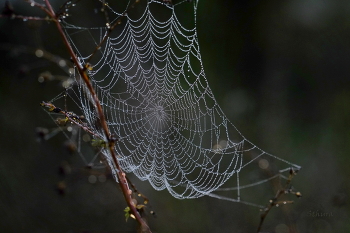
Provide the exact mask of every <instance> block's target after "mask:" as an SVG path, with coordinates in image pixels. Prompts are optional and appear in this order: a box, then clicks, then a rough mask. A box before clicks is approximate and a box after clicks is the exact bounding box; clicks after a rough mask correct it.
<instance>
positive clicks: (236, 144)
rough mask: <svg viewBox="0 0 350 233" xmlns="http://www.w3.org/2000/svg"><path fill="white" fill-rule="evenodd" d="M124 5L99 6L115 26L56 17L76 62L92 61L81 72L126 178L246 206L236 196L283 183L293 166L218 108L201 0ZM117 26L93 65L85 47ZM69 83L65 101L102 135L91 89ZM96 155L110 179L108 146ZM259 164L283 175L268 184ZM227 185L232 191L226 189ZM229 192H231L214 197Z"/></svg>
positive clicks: (181, 193)
mask: <svg viewBox="0 0 350 233" xmlns="http://www.w3.org/2000/svg"><path fill="white" fill-rule="evenodd" d="M130 4H131V3H130V2H128V3H127V4H126V5H125V6H123V7H124V8H123V10H121V11H117V10H116V9H115V8H113V7H112V6H111V5H107V4H105V7H106V8H105V10H106V11H108V14H109V19H110V20H111V21H110V22H109V23H108V24H107V26H106V24H104V25H103V26H96V27H95V26H90V27H86V26H80V25H79V23H74V22H70V21H69V20H70V19H69V18H67V19H66V20H63V21H62V24H63V26H64V27H65V30H66V34H67V35H68V37H69V39H70V42H71V45H72V46H73V48H74V49H75V51H76V53H77V56H78V58H79V61H80V62H81V65H82V66H86V65H87V62H90V64H89V65H88V66H89V69H87V72H88V75H89V77H90V79H91V81H92V83H93V85H94V88H95V90H96V92H97V95H98V98H99V100H100V103H101V105H102V107H103V109H104V113H105V116H106V119H107V123H108V127H109V129H110V131H111V133H112V134H113V135H114V136H115V137H116V138H117V139H118V140H117V141H116V145H115V150H116V152H117V154H118V156H119V157H118V161H119V163H120V164H121V166H122V168H123V169H124V171H125V172H127V173H131V172H132V173H134V174H135V175H136V176H137V177H138V178H139V179H141V180H148V181H149V183H150V184H151V185H152V186H153V188H155V189H156V190H163V189H167V190H168V191H169V192H170V193H171V194H172V195H173V196H174V197H176V198H180V199H184V198H197V197H201V196H205V195H207V196H212V197H215V198H220V199H225V200H229V201H236V202H243V203H245V201H244V198H243V199H241V190H243V189H246V188H247V189H248V188H250V187H254V186H257V185H260V184H263V183H265V182H267V181H269V180H270V179H273V178H276V177H284V176H283V175H281V174H282V172H285V171H287V170H288V169H289V168H290V167H294V168H297V169H299V166H297V165H295V164H292V163H290V162H288V161H285V160H283V159H281V158H278V157H276V156H273V155H271V154H268V153H266V152H264V151H263V150H261V149H259V148H258V147H256V146H255V145H254V144H252V143H251V142H250V141H248V140H247V139H246V138H245V137H244V136H243V135H242V134H241V133H240V132H239V131H238V130H237V129H236V127H235V126H234V125H233V124H232V123H231V122H230V121H229V120H228V119H227V117H226V116H225V114H224V113H223V111H222V110H221V108H220V106H219V105H218V103H217V102H216V100H215V98H214V95H213V93H212V91H211V89H210V87H209V85H208V81H207V79H206V76H205V72H204V69H203V64H202V60H201V55H200V49H199V44H198V38H197V31H196V10H197V5H198V1H193V2H188V1H179V2H177V3H174V2H173V4H167V3H165V2H164V1H150V0H149V1H147V2H146V3H145V4H143V5H142V4H141V3H140V5H136V6H135V9H138V11H137V10H135V11H133V9H131V10H130V8H131V7H130ZM189 12H190V13H189ZM184 15H185V16H184ZM117 20H120V25H118V26H117V27H116V28H115V29H114V31H113V33H112V34H111V35H110V36H109V37H108V39H107V40H106V41H105V42H104V43H103V45H102V47H101V48H100V49H99V50H98V52H97V53H96V54H95V55H94V57H93V59H92V60H90V56H91V54H92V51H91V48H94V47H96V46H97V45H98V44H99V43H100V41H101V40H102V39H103V38H104V36H105V35H106V34H107V33H108V25H112V24H113V23H116V22H117ZM185 25H186V26H185ZM187 25H190V26H187ZM87 45H89V46H87ZM90 67H91V68H90ZM72 77H73V78H74V79H75V82H74V84H73V85H71V86H70V87H69V88H68V90H67V93H68V95H69V98H71V99H72V100H73V101H74V102H75V103H76V105H77V106H78V108H79V109H80V111H81V113H83V115H84V117H85V121H86V124H87V125H88V127H89V128H90V129H91V130H92V131H94V133H95V135H98V136H99V137H100V138H104V134H103V132H102V130H101V128H100V127H99V126H98V123H97V122H98V120H99V119H98V115H97V113H96V111H95V106H94V104H93V101H92V98H91V96H90V95H89V94H88V93H89V92H88V91H87V90H86V89H85V85H84V84H83V83H82V81H81V79H80V78H79V76H78V74H74V73H73V74H72ZM233 101H234V100H233ZM102 153H103V155H104V156H105V158H106V160H107V161H108V164H109V166H110V167H111V170H112V172H113V173H114V175H115V171H116V169H115V166H114V163H113V160H112V159H111V157H110V154H109V153H108V151H107V150H105V149H102ZM259 161H260V162H261V161H264V162H265V164H266V163H267V164H271V165H272V164H274V165H276V166H277V164H278V170H279V172H277V173H276V174H275V175H272V176H270V177H268V178H266V177H264V178H261V177H256V176H253V175H252V174H253V172H259V171H260V172H261V170H263V169H262V168H260V167H259V166H258V164H259V163H260V162H259ZM244 172H245V173H244ZM243 175H247V177H248V178H247V179H244V182H245V183H244V184H243V183H240V182H241V178H242V176H243ZM233 177H235V178H233ZM230 178H232V179H230ZM229 179H230V180H233V183H234V185H233V186H234V187H229V186H232V182H231V181H230V182H228V180H229ZM116 180H117V179H116ZM225 183H226V186H225V187H224V184H225ZM227 183H228V185H227ZM230 190H233V191H234V192H236V195H235V196H229V197H227V196H226V197H224V196H221V195H218V194H217V193H213V192H214V191H230ZM247 204H251V205H254V204H252V203H248V202H247ZM257 206H258V205H257Z"/></svg>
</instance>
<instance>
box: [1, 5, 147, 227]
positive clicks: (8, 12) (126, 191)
mask: <svg viewBox="0 0 350 233" xmlns="http://www.w3.org/2000/svg"><path fill="white" fill-rule="evenodd" d="M25 1H26V2H28V3H29V4H30V5H31V6H34V7H38V8H39V9H41V10H43V11H44V12H45V13H46V14H47V16H48V17H47V18H40V17H30V16H21V15H16V14H15V12H14V10H13V9H12V8H11V6H10V4H9V3H8V2H6V4H5V11H4V12H2V14H1V15H0V17H9V18H19V19H26V20H50V21H53V22H54V23H55V25H56V27H57V29H58V31H59V34H60V35H61V38H62V40H63V42H64V44H65V47H66V48H67V50H68V52H69V54H70V56H71V58H72V61H73V63H74V65H75V66H76V68H77V70H78V72H79V75H80V77H81V78H82V80H83V81H84V83H85V85H86V87H87V89H88V90H89V92H90V94H91V96H92V99H93V102H94V105H95V107H96V111H97V113H98V116H99V119H100V123H101V126H102V129H103V132H104V134H105V135H104V136H105V140H106V142H107V144H108V149H109V153H110V154H111V157H112V159H113V163H114V165H115V168H116V170H117V177H118V183H119V185H120V187H121V190H122V192H123V195H124V198H125V201H126V203H127V205H128V207H129V208H130V213H132V214H133V216H134V217H135V219H136V220H137V221H138V223H139V225H140V231H141V232H151V230H150V228H149V226H148V225H147V223H146V222H145V221H144V219H143V218H142V217H141V215H140V213H139V211H138V209H137V206H136V203H135V201H134V199H133V198H132V191H131V190H130V188H129V185H128V181H127V179H126V175H125V173H124V172H123V171H122V169H121V167H120V164H119V162H118V160H117V155H116V152H115V150H114V144H115V141H116V139H114V137H113V135H111V133H110V131H109V128H108V126H107V122H106V118H105V115H104V112H103V109H102V106H101V104H100V101H99V99H98V96H97V94H96V92H95V89H94V87H93V85H92V83H91V82H90V78H89V77H88V75H87V73H86V69H87V66H84V67H83V66H82V65H81V64H80V62H79V61H78V58H77V56H76V55H75V53H74V51H73V49H72V47H71V45H70V43H69V41H68V38H67V36H66V35H65V33H64V31H63V28H62V26H61V23H60V17H61V15H60V14H59V13H56V12H55V11H54V10H53V8H52V6H51V4H50V1H49V0H44V3H45V4H39V3H37V2H35V1H33V0H25ZM139 1H140V0H136V1H135V3H137V2H139ZM132 7H133V5H132ZM125 15H126V12H125V13H124V14H123V16H125ZM118 24H120V21H117V22H116V23H114V24H113V25H112V26H111V27H110V28H109V29H110V30H109V32H108V33H107V35H106V36H105V37H104V38H103V40H102V41H101V43H100V44H99V45H98V46H97V48H96V51H97V50H98V49H99V47H100V46H101V45H102V43H104V42H105V40H106V39H107V37H108V36H109V35H110V33H111V31H112V30H113V29H114V28H115V27H116V26H117V25H118ZM94 53H95V52H94ZM94 53H93V54H94ZM42 105H43V106H46V107H49V108H50V107H53V109H52V111H54V110H57V111H59V110H60V113H62V114H64V115H65V116H66V117H68V118H70V120H73V121H74V123H76V124H78V125H79V124H80V122H79V120H78V119H77V118H76V117H75V116H74V115H71V113H69V112H65V111H62V110H61V109H58V108H56V107H54V106H53V105H52V106H50V103H45V102H43V103H42ZM84 129H85V130H87V131H88V130H89V129H88V128H84Z"/></svg>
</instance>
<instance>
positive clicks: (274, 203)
mask: <svg viewBox="0 0 350 233" xmlns="http://www.w3.org/2000/svg"><path fill="white" fill-rule="evenodd" d="M297 172H298V171H295V170H294V169H293V168H291V169H290V171H289V176H288V179H287V181H286V184H285V185H284V187H283V188H282V189H279V190H278V191H277V193H276V195H275V197H274V198H272V199H271V200H270V201H269V202H270V203H269V204H268V206H267V207H266V208H265V209H264V210H263V211H264V212H263V213H262V214H261V216H260V223H259V226H258V230H257V232H258V233H259V232H260V230H261V228H262V225H263V223H264V221H265V219H266V216H267V215H268V213H269V212H270V210H271V209H272V207H274V206H276V207H278V206H279V205H285V204H292V203H293V201H279V198H280V197H281V196H283V195H284V194H289V193H290V194H294V195H295V196H297V197H301V196H302V195H301V193H300V192H295V191H293V190H292V189H291V188H289V185H290V183H291V181H292V179H293V177H294V176H295V175H296V174H297Z"/></svg>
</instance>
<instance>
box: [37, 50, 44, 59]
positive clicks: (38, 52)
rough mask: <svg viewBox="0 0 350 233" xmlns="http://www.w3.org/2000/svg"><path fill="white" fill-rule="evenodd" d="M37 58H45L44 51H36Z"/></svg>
mask: <svg viewBox="0 0 350 233" xmlns="http://www.w3.org/2000/svg"><path fill="white" fill-rule="evenodd" d="M35 56H37V57H42V56H44V51H42V50H41V49H37V50H36V51H35Z"/></svg>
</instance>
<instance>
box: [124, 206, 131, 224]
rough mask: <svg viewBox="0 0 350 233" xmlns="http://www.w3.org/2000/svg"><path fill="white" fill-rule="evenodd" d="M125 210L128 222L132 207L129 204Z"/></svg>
mask: <svg viewBox="0 0 350 233" xmlns="http://www.w3.org/2000/svg"><path fill="white" fill-rule="evenodd" d="M124 212H125V221H126V222H127V221H128V218H129V217H130V207H129V206H128V207H125V209H124Z"/></svg>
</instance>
